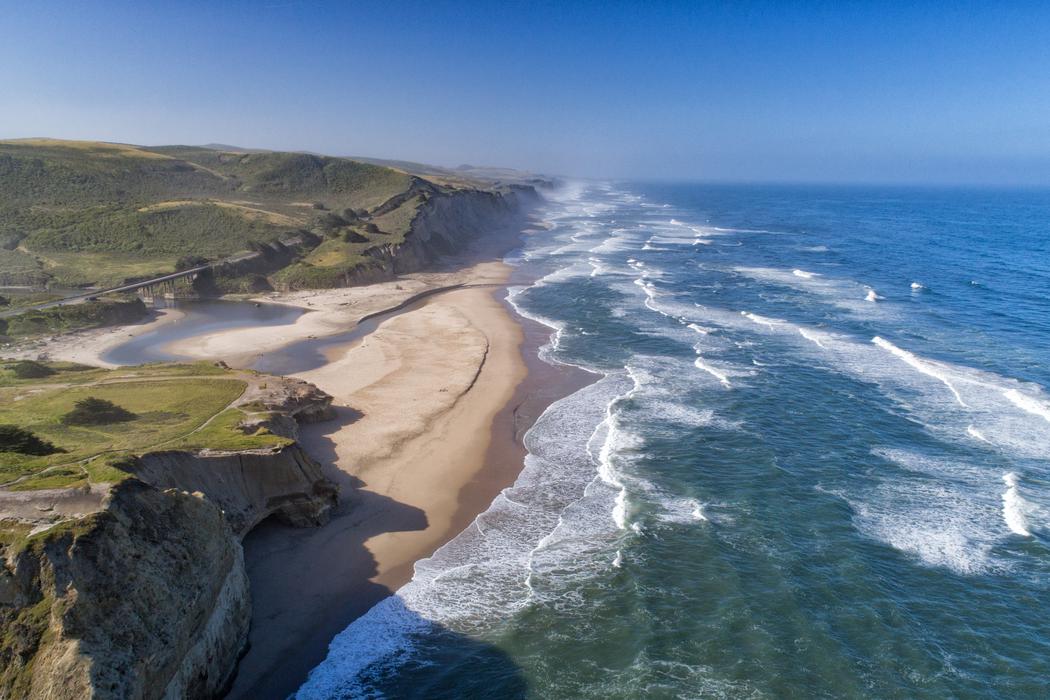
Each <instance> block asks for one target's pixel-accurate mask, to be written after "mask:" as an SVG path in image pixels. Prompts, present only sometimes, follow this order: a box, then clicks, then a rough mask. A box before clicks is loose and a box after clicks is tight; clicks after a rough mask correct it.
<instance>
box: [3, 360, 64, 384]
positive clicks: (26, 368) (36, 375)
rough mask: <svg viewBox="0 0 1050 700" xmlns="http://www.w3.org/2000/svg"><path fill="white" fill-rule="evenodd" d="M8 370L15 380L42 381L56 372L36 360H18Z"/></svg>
mask: <svg viewBox="0 0 1050 700" xmlns="http://www.w3.org/2000/svg"><path fill="white" fill-rule="evenodd" d="M10 370H11V373H12V374H13V375H15V378H16V379H43V378H44V377H50V376H51V375H52V374H54V373H55V371H56V370H54V369H52V368H51V367H49V366H47V365H45V364H44V363H43V362H37V361H36V360H18V361H16V362H13V363H12V364H11V365H10Z"/></svg>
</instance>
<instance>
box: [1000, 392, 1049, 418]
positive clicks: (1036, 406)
mask: <svg viewBox="0 0 1050 700" xmlns="http://www.w3.org/2000/svg"><path fill="white" fill-rule="evenodd" d="M1003 396H1005V397H1006V398H1008V399H1009V400H1010V403H1012V404H1013V405H1014V406H1017V407H1018V408H1019V409H1021V410H1022V411H1024V412H1025V413H1030V414H1032V415H1033V416H1039V417H1040V418H1042V419H1043V420H1045V421H1047V422H1048V423H1050V406H1048V405H1047V404H1045V403H1043V402H1042V401H1040V400H1038V399H1035V398H1033V397H1031V396H1028V395H1026V394H1022V393H1021V392H1019V391H1018V390H1017V389H1009V390H1007V391H1005V392H1003Z"/></svg>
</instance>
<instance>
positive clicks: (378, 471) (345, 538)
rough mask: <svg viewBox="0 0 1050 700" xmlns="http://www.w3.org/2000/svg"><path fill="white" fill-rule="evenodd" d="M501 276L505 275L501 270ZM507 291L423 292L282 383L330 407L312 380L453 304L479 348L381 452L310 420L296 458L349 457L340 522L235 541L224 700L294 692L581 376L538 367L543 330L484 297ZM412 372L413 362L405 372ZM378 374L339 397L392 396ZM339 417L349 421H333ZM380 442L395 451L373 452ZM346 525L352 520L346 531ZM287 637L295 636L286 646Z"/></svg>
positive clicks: (328, 460) (457, 520)
mask: <svg viewBox="0 0 1050 700" xmlns="http://www.w3.org/2000/svg"><path fill="white" fill-rule="evenodd" d="M504 272H505V273H506V275H507V277H508V278H509V274H510V272H511V270H510V268H509V266H508V267H505V268H504ZM508 282H509V280H505V281H504V283H503V284H501V286H499V287H495V288H464V289H458V290H453V291H449V292H446V293H443V294H440V295H436V296H433V297H431V298H430V299H429V300H427V301H426V302H425V303H424V305H423V306H422V307H420V308H418V309H414V310H412V311H410V312H408V313H405V314H402V315H400V316H394V317H392V318H390V319H387V320H385V321H384V322H383V324H381V325H380V326H379V327H378V328H377V329H375V330H374V331H373V332H372V334H370V335H368V336H365V338H363V339H360V340H358V341H355V342H354V343H351V344H350V347H348V348H339V349H337V350H336V351H335V352H334V353H333V354H335V355H337V357H336V358H332V357H330V358H329V363H328V364H327V365H326V366H325V367H324V368H320V369H318V370H311V371H309V372H303V373H301V374H298V375H296V376H299V377H300V378H303V379H306V380H308V381H311V382H313V383H315V384H317V385H318V386H320V387H321V388H322V389H324V390H326V391H329V393H333V389H334V390H335V391H336V393H335V394H334V395H336V396H337V402H339V403H341V404H342V403H343V401H342V400H341V399H342V398H343V396H344V395H340V394H339V393H338V388H337V387H336V386H334V385H333V383H331V382H330V381H327V380H326V379H327V378H326V376H325V375H338V374H341V372H340V369H341V368H340V362H342V363H349V362H357V363H362V362H363V363H365V364H367V356H368V355H369V354H370V353H375V346H376V345H377V344H379V343H378V342H377V341H381V340H382V336H383V334H384V333H386V334H387V335H390V334H391V333H392V332H393V331H394V330H398V329H397V328H396V327H397V326H399V325H400V326H406V325H408V324H409V323H410V322H411V320H412V319H411V317H412V316H413V315H415V314H420V313H421V312H426V311H427V310H428V309H429V310H430V312H429V313H437V312H438V311H440V310H442V309H444V308H448V307H453V308H457V309H458V311H460V312H465V314H467V315H471V316H473V319H472V320H473V321H474V322H475V323H476V324H477V326H480V327H484V328H485V329H486V332H487V333H488V334H489V339H490V341H492V342H490V345H489V347H488V349H487V350H486V352H485V355H486V356H485V358H484V361H483V362H482V364H481V366H480V368H479V370H478V372H477V374H476V376H473V377H470V378H468V377H467V376H465V375H464V377H463V379H464V381H467V382H468V383H469V387H468V388H466V389H465V391H464V392H463V393H462V394H461V395H460V396H459V397H458V398H457V400H456V401H454V402H452V405H450V406H449V407H448V408H447V410H444V411H442V412H441V413H440V415H435V416H434V417H433V419H432V420H431V421H430V422H428V423H427V424H426V425H423V426H420V427H419V430H418V432H416V433H415V434H413V435H411V436H409V437H407V438H403V437H401V438H398V437H394V436H393V433H396V432H397V431H396V430H385V431H384V433H385V434H384V437H383V440H382V442H383V443H384V445H385V446H386V447H383V448H380V450H379V451H380V453H381V454H378V455H376V456H374V457H372V458H369V457H368V456H364V457H363V456H362V451H364V452H365V453H367V452H368V451H369V446H367V445H366V446H362V445H361V444H359V443H355V444H350V445H346V444H345V443H343V444H340V438H339V435H340V434H343V436H344V437H345V439H346V440H350V441H353V440H357V439H360V438H361V434H360V433H358V435H357V437H356V438H355V433H354V423H355V422H356V421H354V422H351V423H349V424H348V425H346V426H345V427H343V428H341V429H339V430H336V431H335V434H334V435H332V434H325V432H324V431H326V428H325V427H324V424H318V426H316V428H314V429H313V431H311V432H313V433H314V434H313V435H310V436H306V438H305V439H304V445H305V446H306V447H307V449H308V451H310V452H311V453H312V454H318V453H320V455H327V456H326V457H323V458H322V459H323V461H324V462H325V464H326V466H327V465H329V464H335V465H336V466H337V467H340V466H342V465H341V464H340V458H349V459H351V460H354V461H356V464H355V465H354V467H353V468H351V469H342V470H340V471H341V473H342V480H343V481H342V483H347V481H346V479H347V478H348V477H349V478H350V479H351V480H352V483H353V484H354V486H355V487H356V488H355V489H354V490H353V493H352V497H351V499H350V500H349V502H348V504H347V505H348V506H349V508H348V510H347V512H340V513H339V514H338V515H337V516H336V517H335V518H333V522H331V523H329V524H328V525H326V526H324V527H323V528H320V529H318V530H317V531H313V532H306V531H295V530H291V529H289V528H284V527H281V526H279V525H273V524H265V525H264V526H262V527H260V528H258V529H257V530H256V531H255V532H253V533H252V534H250V535H249V536H248V537H247V538H246V539H245V554H246V562H247V565H248V572H249V577H250V579H251V581H252V589H253V597H254V598H255V605H254V617H253V620H254V621H255V623H256V624H254V625H253V630H252V633H251V635H250V643H251V644H252V649H251V650H250V651H249V652H248V654H246V655H245V657H244V659H243V660H242V663H241V666H240V668H239V671H238V676H237V678H236V679H235V681H234V685H233V687H232V689H231V692H230V694H229V696H228V697H229V698H249V697H250V698H271V697H272V698H284V697H286V696H287V695H288V694H289V693H293V692H295V690H297V689H298V687H299V686H300V685H301V684H302V682H303V681H305V679H306V676H307V674H308V673H309V672H310V671H311V670H312V669H313V668H314V667H315V666H317V665H318V664H319V663H320V662H321V661H323V659H324V658H325V656H326V655H327V651H328V644H329V643H330V642H331V640H332V638H333V637H335V635H337V634H338V633H339V632H341V631H342V630H343V629H345V628H346V627H347V626H348V625H349V624H350V623H352V622H353V621H354V620H355V619H357V618H358V617H360V616H361V615H363V614H364V613H366V612H367V611H368V610H370V609H371V608H372V606H373V605H375V604H376V603H378V602H379V601H380V600H382V599H383V598H385V597H387V596H389V595H393V594H394V593H396V591H397V590H398V589H400V588H401V586H403V585H404V584H406V583H408V581H410V580H411V578H412V575H413V573H414V569H415V564H416V562H418V561H419V560H421V559H425V558H427V557H429V556H430V555H431V554H433V553H434V551H436V550H437V549H438V548H439V547H441V546H442V545H444V544H445V543H447V542H448V541H450V540H452V539H453V538H454V537H456V536H457V535H458V534H459V533H460V532H462V531H463V530H464V529H466V527H468V526H469V525H470V523H471V522H473V520H474V519H475V518H476V517H477V516H478V515H480V514H481V513H483V512H484V511H485V510H487V509H488V507H489V505H490V504H491V503H492V501H493V500H494V499H495V498H496V496H498V494H499V493H500V492H501V491H502V490H503V489H504V488H507V487H509V486H511V485H512V484H513V483H514V481H515V480H516V479H517V477H518V475H519V474H520V472H521V470H522V468H523V467H524V457H525V454H526V450H525V447H524V445H523V443H522V440H521V438H522V436H523V435H524V432H525V431H526V430H527V429H528V428H529V427H531V425H532V423H533V422H534V421H535V420H536V418H538V417H539V415H540V414H541V413H542V412H543V411H544V410H545V409H546V407H547V406H548V405H549V404H550V403H552V402H553V401H555V400H557V399H558V398H561V397H562V396H564V395H567V394H569V393H571V392H573V391H575V390H577V389H578V388H580V387H582V386H584V385H585V384H587V383H589V382H590V381H593V380H594V378H593V377H591V375H589V374H587V373H585V372H583V371H581V370H578V369H577V368H572V367H567V366H557V365H548V364H547V363H544V362H542V361H541V360H539V359H538V357H536V351H537V350H538V348H539V347H540V345H542V344H544V343H546V342H547V341H548V339H549V336H550V329H549V328H546V327H545V326H542V325H541V324H538V323H535V322H533V321H530V320H528V319H524V318H522V317H520V316H518V315H517V314H516V313H514V311H513V308H512V307H511V306H510V304H509V303H508V302H506V301H505V300H504V299H502V298H498V297H499V292H500V291H501V290H502V289H505V287H506V284H507V283H508ZM424 315H425V314H424ZM490 324H491V325H490ZM500 335H502V336H504V337H503V338H502V341H501V342H500V339H499V336H500ZM416 337H418V336H415V337H414V336H412V335H411V334H408V335H406V336H404V337H403V338H402V340H403V341H405V342H408V343H409V344H411V343H412V342H413V341H414V339H415V338H416ZM434 342H437V341H436V339H434ZM499 345H502V347H499ZM369 346H371V348H370V347H369ZM439 350H440V349H439ZM355 353H356V359H355ZM338 356H341V357H338ZM359 366H360V365H359ZM420 371H421V370H420V365H419V364H418V363H416V364H414V365H413V367H412V369H411V372H412V373H413V374H418V373H419V372H420ZM379 374H383V379H381V380H380V381H379V382H377V383H376V384H372V385H369V386H367V387H346V388H350V389H352V391H351V393H350V394H348V396H350V397H353V396H355V395H356V396H357V397H359V398H364V399H366V400H367V398H368V395H369V392H370V391H371V392H375V393H383V392H384V391H386V392H388V391H392V390H394V387H395V386H396V384H397V382H398V378H397V377H395V376H392V375H391V374H388V373H387V374H384V370H381V371H380V372H379ZM402 379H403V378H402ZM383 387H386V388H385V389H384V388H383ZM355 391H356V394H355ZM373 398H374V397H373ZM351 405H353V404H351ZM343 410H345V409H343ZM365 414H366V416H367V414H368V410H367V409H366V410H365ZM342 418H343V419H344V420H353V419H350V418H348V417H347V416H346V415H345V414H344V415H343V416H342ZM386 418H387V419H390V416H389V415H387V416H386ZM362 422H363V421H362ZM304 432H305V431H304ZM365 434H366V435H367V432H366V433H365ZM391 442H393V443H396V444H397V446H398V448H397V450H394V451H389V450H388V449H387V448H388V447H389V445H390V444H391ZM341 448H344V449H341ZM384 450H386V452H385V453H384ZM355 517H357V518H360V520H359V521H357V522H353V521H354V519H355ZM334 552H339V555H338V557H337V558H338V561H333V558H332V553H334ZM321 561H327V562H332V567H330V569H329V570H328V571H327V572H326V573H327V575H319V576H317V577H314V576H310V575H309V573H310V567H311V565H316V564H317V563H318V562H321ZM332 569H335V570H334V571H333V570H332ZM304 572H306V575H305V576H304V575H303V573H304ZM304 581H309V583H305V584H304V583H303V582H304ZM303 598H307V599H308V602H303ZM290 601H291V602H292V608H289V607H288V606H289V602H290ZM289 627H292V628H293V629H296V630H299V631H301V634H302V636H299V637H296V638H295V639H294V640H291V641H290V640H289Z"/></svg>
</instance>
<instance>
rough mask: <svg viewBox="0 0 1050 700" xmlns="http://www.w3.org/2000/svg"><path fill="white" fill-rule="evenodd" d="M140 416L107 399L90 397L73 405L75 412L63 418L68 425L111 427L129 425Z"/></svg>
mask: <svg viewBox="0 0 1050 700" xmlns="http://www.w3.org/2000/svg"><path fill="white" fill-rule="evenodd" d="M136 418H138V416H136V415H135V414H134V413H132V412H131V411H129V410H128V409H126V408H123V407H121V406H118V405H117V404H115V403H113V402H112V401H107V400H106V399H96V398H95V397H94V396H89V397H87V398H86V399H80V400H79V401H77V402H76V403H74V404H73V410H72V411H70V412H69V413H67V414H66V415H64V416H62V422H63V423H65V424H66V425H111V424H113V423H127V422H128V421H133V420H135V419H136Z"/></svg>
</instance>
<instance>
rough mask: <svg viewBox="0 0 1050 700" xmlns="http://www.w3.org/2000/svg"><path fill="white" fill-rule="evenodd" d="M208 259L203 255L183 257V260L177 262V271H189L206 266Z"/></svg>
mask: <svg viewBox="0 0 1050 700" xmlns="http://www.w3.org/2000/svg"><path fill="white" fill-rule="evenodd" d="M207 263H208V258H206V257H204V256H203V255H183V256H182V257H181V258H179V259H178V260H176V261H175V271H176V272H182V271H183V270H189V269H191V268H194V267H200V266H201V265H206V264H207Z"/></svg>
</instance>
